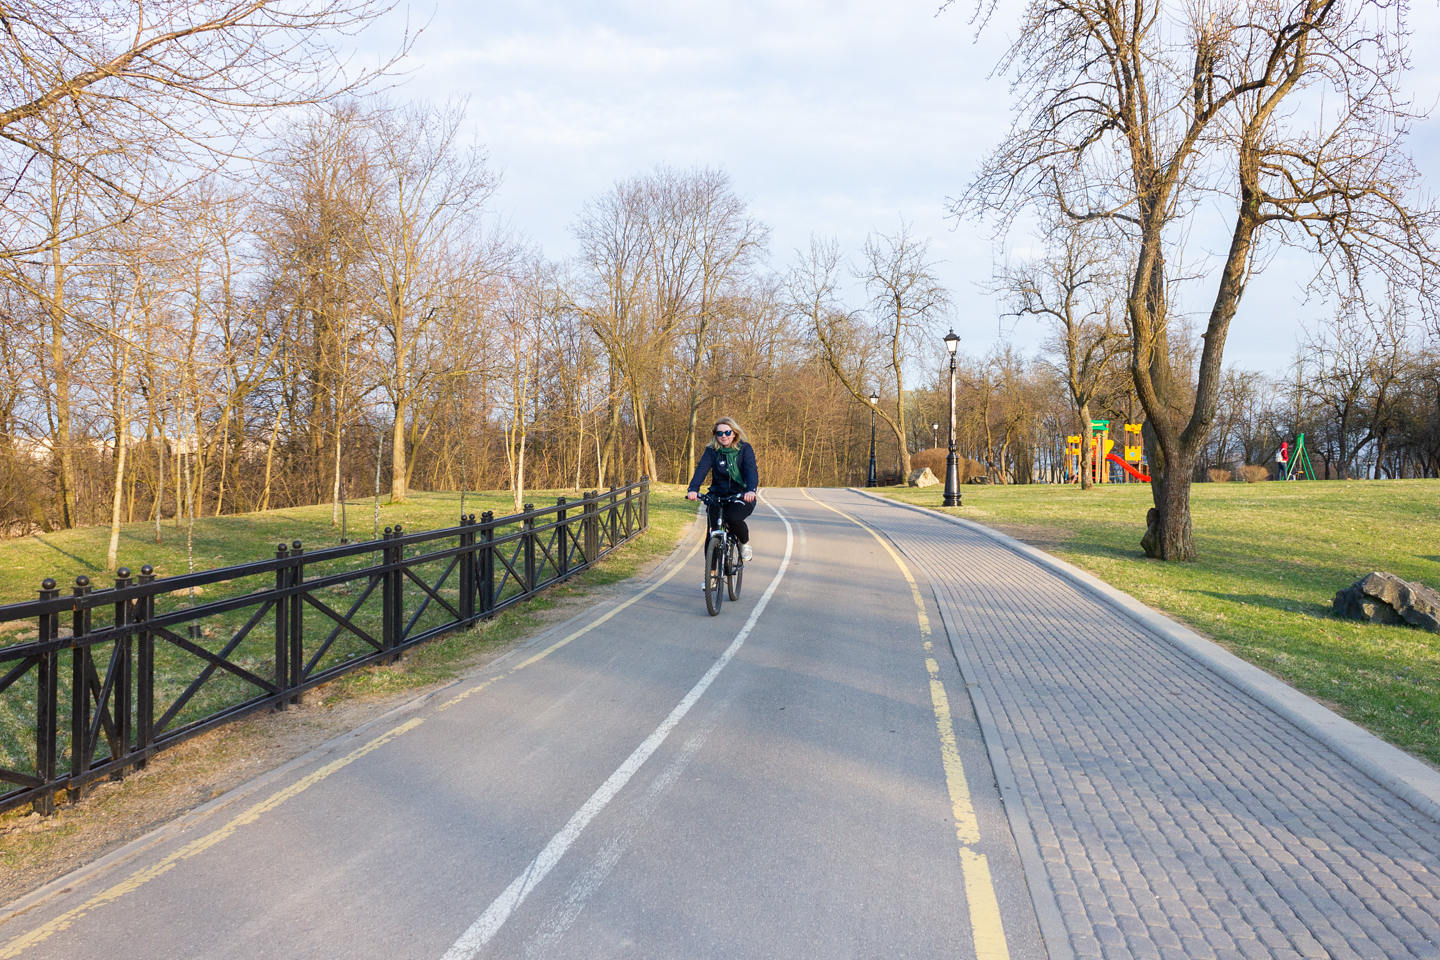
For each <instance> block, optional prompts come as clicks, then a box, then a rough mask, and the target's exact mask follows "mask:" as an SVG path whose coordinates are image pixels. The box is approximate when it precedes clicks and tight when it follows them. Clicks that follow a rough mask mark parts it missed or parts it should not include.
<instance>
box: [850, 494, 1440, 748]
mask: <svg viewBox="0 0 1440 960" xmlns="http://www.w3.org/2000/svg"><path fill="white" fill-rule="evenodd" d="M940 489H941V488H939V487H930V488H928V489H925V490H919V489H907V488H887V489H884V490H881V491H879V492H881V493H884V494H886V495H888V496H891V497H894V498H896V499H898V500H903V501H905V502H907V503H915V504H920V505H923V506H927V507H933V508H935V509H937V510H941V511H942V512H946V513H955V514H956V515H957V516H961V517H965V518H967V519H970V520H975V521H977V522H980V523H983V524H987V525H989V526H992V527H995V528H996V529H998V530H1001V531H1003V532H1005V533H1008V534H1010V535H1011V536H1014V537H1016V538H1017V539H1020V540H1024V541H1026V542H1027V543H1032V544H1034V545H1036V546H1038V547H1041V548H1042V549H1044V550H1047V551H1049V552H1050V553H1052V554H1054V555H1055V556H1058V557H1061V558H1063V559H1064V560H1067V561H1069V562H1070V563H1073V564H1075V565H1076V566H1077V567H1081V568H1082V569H1084V570H1087V571H1089V572H1090V573H1093V574H1095V575H1096V576H1098V577H1099V578H1100V579H1102V580H1104V581H1106V582H1107V583H1109V584H1111V585H1113V586H1115V587H1117V588H1119V589H1120V590H1123V591H1125V592H1126V593H1128V594H1130V595H1131V596H1134V597H1136V598H1137V599H1139V600H1141V601H1143V602H1144V603H1146V604H1148V605H1150V606H1151V607H1154V608H1155V609H1157V610H1161V611H1163V612H1164V613H1166V614H1168V615H1170V616H1171V617H1173V618H1175V619H1176V620H1180V621H1182V622H1184V623H1186V624H1188V625H1189V626H1191V627H1192V628H1194V629H1195V630H1197V631H1199V632H1200V633H1202V634H1205V635H1206V636H1209V637H1210V638H1212V639H1214V640H1216V641H1218V642H1219V643H1221V644H1222V645H1223V646H1225V647H1226V648H1228V649H1229V650H1231V651H1232V652H1234V653H1235V654H1236V655H1238V656H1241V657H1243V658H1245V659H1246V660H1249V661H1250V662H1251V663H1254V664H1256V665H1257V666H1260V667H1262V668H1264V669H1265V670H1268V671H1270V672H1271V673H1273V674H1275V675H1276V676H1278V677H1280V678H1282V679H1283V680H1285V681H1286V682H1287V683H1289V684H1290V685H1292V686H1294V687H1296V688H1297V689H1300V690H1303V691H1304V692H1305V693H1307V694H1309V695H1311V696H1313V697H1315V698H1317V699H1319V700H1322V701H1324V702H1326V703H1328V704H1330V705H1331V706H1332V707H1333V708H1335V709H1336V710H1337V711H1338V712H1340V713H1341V714H1343V715H1345V716H1346V717H1349V718H1350V719H1351V720H1353V721H1355V722H1356V723H1358V724H1360V725H1361V726H1364V727H1366V728H1368V729H1369V730H1371V731H1373V732H1374V733H1375V734H1377V735H1378V736H1380V737H1383V738H1384V739H1386V740H1388V741H1390V742H1391V743H1393V744H1395V745H1397V746H1399V747H1402V748H1403V749H1405V750H1408V751H1410V752H1411V753H1414V754H1416V755H1418V756H1420V757H1423V758H1425V759H1426V760H1429V761H1430V762H1431V763H1435V764H1440V635H1437V634H1433V633H1427V632H1425V631H1422V630H1417V629H1414V628H1410V627H1397V626H1379V625H1375V624H1363V623H1354V622H1350V621H1345V620H1339V619H1336V618H1334V617H1332V616H1331V615H1330V601H1331V598H1332V597H1333V596H1334V595H1335V592H1336V591H1337V590H1340V589H1341V588H1342V587H1348V586H1349V585H1350V584H1351V583H1353V582H1354V581H1355V580H1357V579H1359V578H1360V577H1362V576H1364V575H1365V574H1367V573H1369V572H1371V571H1373V570H1383V571H1387V572H1390V573H1394V574H1397V575H1399V576H1401V577H1404V578H1405V579H1407V580H1416V581H1420V582H1422V583H1426V584H1428V585H1430V586H1432V587H1440V480H1385V481H1373V482H1364V481H1348V482H1347V481H1328V482H1307V483H1254V484H1251V483H1200V484H1196V485H1195V486H1193V487H1192V488H1191V491H1192V493H1191V511H1192V522H1193V527H1194V532H1195V546H1196V550H1197V551H1198V553H1199V558H1198V559H1197V560H1195V561H1194V562H1193V563H1161V562H1158V561H1154V560H1148V559H1146V558H1145V556H1144V554H1143V553H1142V552H1141V550H1140V537H1141V536H1142V535H1143V534H1144V532H1145V511H1146V510H1147V509H1148V508H1149V507H1150V506H1151V499H1150V490H1149V487H1147V486H1145V485H1143V484H1114V485H1106V486H1101V487H1096V488H1094V489H1092V490H1090V491H1089V492H1082V491H1081V490H1080V489H1079V488H1078V487H1073V486H1068V485H1067V486H1045V485H1025V486H980V485H976V486H965V487H963V488H962V490H961V494H962V497H963V500H964V505H963V506H961V507H951V508H942V507H940V506H939V504H940V500H941V496H942V494H941V492H940Z"/></svg>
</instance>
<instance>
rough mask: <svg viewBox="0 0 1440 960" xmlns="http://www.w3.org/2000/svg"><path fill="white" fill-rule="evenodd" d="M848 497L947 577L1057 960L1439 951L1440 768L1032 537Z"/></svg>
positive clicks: (956, 628) (955, 636)
mask: <svg viewBox="0 0 1440 960" xmlns="http://www.w3.org/2000/svg"><path fill="white" fill-rule="evenodd" d="M835 503H836V505H837V506H840V507H841V508H843V509H848V510H851V511H853V512H854V513H856V514H857V515H859V516H862V517H864V518H865V520H866V522H867V523H868V524H870V525H871V526H872V527H874V528H875V529H877V530H879V531H881V532H883V534H884V535H885V536H886V537H887V538H889V539H890V540H891V541H892V542H893V543H894V544H895V545H896V547H897V549H899V550H900V551H901V553H903V554H904V556H905V557H906V558H907V559H908V560H909V561H910V562H911V563H913V564H914V565H915V567H916V568H918V570H919V571H920V572H921V573H922V575H926V576H928V578H929V580H930V581H931V582H932V583H933V584H934V585H935V587H936V594H935V598H936V600H937V601H938V605H939V608H940V610H941V614H942V616H943V618H944V621H945V624H946V626H947V628H948V629H947V635H948V636H949V637H950V639H951V640H952V641H953V643H954V653H955V656H956V660H957V662H958V663H959V664H960V666H961V668H962V673H963V675H964V678H965V681H966V683H967V686H968V688H969V690H970V693H971V696H972V700H973V702H974V703H975V704H976V706H977V709H978V711H979V714H980V717H981V720H982V729H983V731H984V735H985V738H986V741H987V744H988V746H989V749H990V753H991V760H992V766H993V769H994V770H995V771H996V772H997V775H998V776H999V779H1000V782H1001V784H1002V789H1003V792H1004V794H1005V795H1006V807H1007V812H1008V813H1009V815H1010V816H1011V820H1012V833H1013V836H1014V837H1015V838H1016V840H1017V847H1018V849H1019V850H1020V851H1021V853H1022V858H1023V859H1024V861H1025V864H1026V872H1027V878H1028V879H1029V880H1030V885H1031V889H1032V893H1033V894H1034V899H1035V904H1036V912H1037V917H1038V919H1039V922H1040V923H1041V926H1042V928H1043V930H1044V935H1045V940H1046V943H1047V945H1048V946H1049V947H1050V954H1051V956H1052V957H1055V958H1057V960H1059V958H1064V957H1070V956H1078V957H1116V958H1119V957H1126V958H1129V957H1164V958H1170V957H1186V958H1189V957H1195V958H1210V957H1226V958H1228V957H1247V958H1248V957H1254V958H1262V957H1263V958H1290V957H1327V958H1336V960H1339V958H1377V960H1381V958H1383V960H1398V958H1435V957H1440V774H1437V773H1436V772H1435V771H1434V770H1433V769H1431V768H1428V767H1426V766H1424V765H1423V764H1420V763H1419V762H1418V761H1416V760H1415V759H1414V758H1411V757H1408V756H1406V755H1404V754H1402V753H1401V752H1400V751H1398V750H1395V749H1394V748H1393V747H1390V746H1388V745H1386V744H1384V743H1382V742H1380V741H1378V740H1377V739H1375V738H1374V737H1372V736H1371V735H1369V734H1368V733H1365V732H1364V731H1361V730H1359V729H1358V728H1355V727H1354V726H1353V725H1351V724H1349V723H1348V722H1346V721H1344V720H1341V719H1340V718H1338V717H1336V716H1335V715H1333V714H1331V713H1330V712H1329V711H1327V710H1325V709H1324V708H1322V707H1321V706H1320V705H1318V704H1316V703H1314V702H1313V701H1310V700H1308V699H1307V698H1304V697H1301V696H1300V695H1298V694H1297V693H1295V692H1294V691H1293V690H1290V689H1289V688H1288V687H1284V686H1283V685H1282V684H1281V683H1280V682H1279V681H1277V680H1275V679H1274V678H1272V677H1269V676H1268V675H1266V674H1263V673H1262V672H1261V671H1258V670H1256V669H1255V668H1253V667H1251V666H1249V665H1247V664H1243V663H1240V662H1239V661H1237V660H1236V659H1235V658H1233V657H1231V656H1230V655H1229V654H1227V653H1225V652H1224V651H1222V650H1220V649H1219V648H1218V647H1215V646H1214V645H1213V644H1210V643H1209V642H1208V641H1205V640H1204V639H1203V638H1201V637H1198V636H1196V635H1194V634H1192V633H1191V632H1190V631H1188V630H1185V629H1184V628H1183V627H1180V626H1179V625H1177V624H1174V623H1173V622H1170V621H1168V620H1166V619H1165V618H1163V617H1160V616H1159V615H1157V614H1155V613H1154V612H1153V611H1149V610H1146V609H1145V608H1143V607H1142V606H1141V605H1139V604H1138V603H1136V602H1134V601H1133V600H1131V599H1130V598H1127V597H1124V596H1122V595H1119V594H1118V593H1117V592H1116V591H1114V590H1113V589H1111V588H1109V587H1108V586H1106V585H1104V584H1101V583H1099V582H1098V581H1096V580H1095V579H1094V578H1092V577H1089V576H1088V575H1086V574H1083V573H1081V572H1079V571H1076V570H1074V569H1073V568H1069V567H1068V565H1065V564H1063V563H1060V562H1058V561H1055V560H1054V559H1053V558H1048V557H1044V556H1042V555H1039V553H1038V551H1035V550H1034V549H1033V548H1029V547H1026V546H1024V545H1023V544H1017V543H1015V542H1014V541H1010V540H1009V539H1008V538H1005V537H1002V536H998V535H996V534H994V533H993V532H989V531H986V530H985V529H984V528H981V527H979V526H978V525H975V524H969V523H966V522H963V521H960V522H957V521H955V520H951V519H948V518H947V519H945V520H943V521H940V522H937V517H936V515H935V514H934V513H933V512H925V511H920V510H918V509H915V508H910V507H906V506H903V505H899V504H895V503H893V502H889V501H881V500H878V499H877V498H872V497H869V496H867V495H863V494H861V493H860V492H858V491H849V492H847V493H837V495H836V498H835Z"/></svg>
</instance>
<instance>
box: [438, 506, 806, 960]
mask: <svg viewBox="0 0 1440 960" xmlns="http://www.w3.org/2000/svg"><path fill="white" fill-rule="evenodd" d="M766 506H768V507H769V508H770V509H771V510H772V511H774V513H775V515H776V516H777V517H779V518H780V522H781V523H783V524H785V556H784V558H783V559H781V561H780V567H779V569H777V570H776V571H775V576H774V577H773V578H771V580H770V585H769V586H768V587H766V588H765V593H764V594H763V595H762V596H761V597H760V602H759V603H757V604H755V609H754V610H752V611H751V612H750V617H749V619H748V620H746V621H745V626H743V627H741V628H740V632H739V633H737V634H736V635H735V639H734V640H733V641H731V643H730V646H729V647H727V648H726V650H725V652H724V653H722V654H721V655H720V659H718V660H716V661H715V663H714V664H713V665H712V666H711V667H710V669H709V670H707V671H705V675H704V676H703V677H701V678H700V680H699V682H697V683H696V684H695V686H694V687H692V688H691V689H690V692H689V693H687V694H685V697H684V699H682V700H681V701H680V702H679V703H678V704H676V705H675V709H674V710H671V711H670V715H669V716H667V717H666V718H665V719H664V720H663V721H662V722H661V724H660V726H658V727H656V728H655V730H654V732H652V733H651V734H650V736H648V737H646V738H645V741H644V742H643V743H641V744H640V746H638V747H636V748H635V751H634V752H633V753H631V754H630V756H629V757H627V758H626V760H625V762H624V763H622V764H620V766H619V767H618V768H617V769H616V770H615V772H614V773H612V774H610V777H609V779H607V780H606V781H605V782H604V783H603V784H601V785H600V789H598V790H596V791H595V792H594V793H593V794H591V795H590V799H589V800H586V801H585V804H584V806H582V807H581V808H580V809H579V810H577V811H576V812H575V815H574V816H572V817H571V818H570V820H569V822H568V823H566V824H565V826H563V827H561V828H560V832H559V833H557V834H555V836H554V837H552V838H551V839H550V842H549V843H547V844H546V845H545V849H544V850H541V851H540V853H539V855H538V856H536V857H535V859H534V860H532V861H530V865H529V866H528V867H526V868H525V870H524V871H522V872H521V874H520V875H519V876H518V877H516V878H515V879H514V880H513V881H512V882H511V883H510V886H508V887H506V888H505V892H504V893H502V894H500V896H499V897H497V898H496V899H495V901H494V902H493V903H491V904H490V906H489V907H488V908H486V910H485V912H484V913H482V914H481V915H480V919H478V920H476V921H475V922H474V923H473V924H471V925H470V928H469V929H468V930H466V931H465V932H464V933H463V934H461V936H460V939H458V940H456V941H455V943H454V945H453V946H451V947H450V949H449V950H447V951H445V954H444V956H443V957H442V958H441V960H470V958H471V957H474V956H475V955H476V954H478V953H479V952H480V951H481V950H482V949H484V947H485V944H487V943H489V942H490V940H491V939H492V938H493V937H494V936H495V934H497V933H499V932H500V928H501V927H503V926H504V925H505V921H507V920H509V919H510V916H511V914H513V913H514V912H515V910H516V909H517V908H518V907H519V906H520V904H521V903H522V902H523V901H524V900H525V898H526V897H527V896H529V894H530V891H532V890H534V889H535V887H536V886H537V885H538V884H539V883H540V881H541V880H544V879H545V876H546V874H548V873H549V872H550V871H551V870H553V869H554V868H555V865H556V864H557V863H559V862H560V860H561V858H562V857H564V856H565V853H566V851H568V850H569V849H570V845H571V844H573V843H574V842H575V840H576V839H577V838H578V837H579V836H580V834H581V833H582V832H583V831H584V830H585V828H586V827H587V826H589V824H590V821H591V820H594V819H595V817H596V816H598V815H599V813H600V811H602V810H604V809H605V807H606V805H607V804H609V802H610V801H611V800H613V799H615V796H616V794H618V793H619V792H620V791H621V790H623V789H624V788H625V785H626V784H627V783H629V782H630V778H631V777H633V776H635V773H636V771H638V770H639V769H640V767H641V766H642V765H643V764H644V763H645V761H646V760H648V759H649V758H650V756H651V755H652V754H654V752H655V751H656V750H657V749H659V747H660V744H662V743H664V742H665V738H666V737H668V736H669V735H670V732H671V731H672V730H674V729H675V727H676V725H678V724H679V723H680V721H681V720H683V719H684V718H685V715H686V714H687V713H689V712H690V708H691V707H693V706H695V703H696V702H697V701H698V700H699V699H700V697H701V696H702V695H704V693H705V691H706V690H708V689H709V688H710V684H712V683H714V682H715V678H716V677H717V676H719V674H720V671H721V670H724V669H725V666H726V664H728V663H729V662H730V661H731V660H732V659H734V657H735V654H737V653H739V652H740V648H741V647H742V646H744V644H745V638H746V637H748V636H750V631H751V630H753V629H754V628H755V624H756V622H757V621H758V620H759V619H760V614H761V613H762V612H763V611H764V610H765V607H766V605H767V604H769V602H770V598H771V597H772V596H774V594H775V590H776V588H777V587H779V586H780V580H781V578H782V577H784V576H785V568H786V567H788V566H789V565H790V551H791V548H792V546H793V545H794V542H795V538H794V532H793V531H792V529H791V527H790V521H789V520H787V519H785V515H784V514H783V513H781V512H780V511H779V509H777V508H776V507H775V505H774V504H772V503H769V502H768V501H767V502H766Z"/></svg>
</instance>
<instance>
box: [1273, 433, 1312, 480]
mask: <svg viewBox="0 0 1440 960" xmlns="http://www.w3.org/2000/svg"><path fill="white" fill-rule="evenodd" d="M1275 473H1276V476H1275V479H1276V480H1314V479H1315V468H1314V467H1313V466H1311V464H1310V452H1309V451H1308V450H1306V449H1305V434H1303V433H1302V434H1300V435H1299V436H1297V437H1296V438H1295V448H1294V449H1293V450H1291V449H1290V445H1289V444H1288V443H1286V442H1285V441H1284V440H1282V441H1280V449H1279V450H1277V451H1276V452H1275Z"/></svg>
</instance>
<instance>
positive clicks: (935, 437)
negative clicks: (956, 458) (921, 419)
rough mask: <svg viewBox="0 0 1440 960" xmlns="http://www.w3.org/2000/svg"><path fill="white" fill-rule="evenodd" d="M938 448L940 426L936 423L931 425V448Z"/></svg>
mask: <svg viewBox="0 0 1440 960" xmlns="http://www.w3.org/2000/svg"><path fill="white" fill-rule="evenodd" d="M938 446H940V424H939V423H938V422H936V423H932V424H930V447H931V449H934V448H935V447H938Z"/></svg>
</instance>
